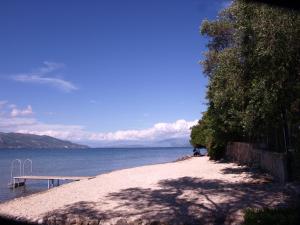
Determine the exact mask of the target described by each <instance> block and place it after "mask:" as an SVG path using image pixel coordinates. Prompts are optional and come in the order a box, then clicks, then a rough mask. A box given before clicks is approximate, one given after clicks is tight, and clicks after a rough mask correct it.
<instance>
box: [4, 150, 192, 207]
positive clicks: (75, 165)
mask: <svg viewBox="0 0 300 225" xmlns="http://www.w3.org/2000/svg"><path fill="white" fill-rule="evenodd" d="M190 154H192V148H122V149H121V148H118V149H104V148H103V149H61V150H45V149H41V150H36V149H35V150H32V149H16V150H11V149H10V150H5V149H4V150H0V202H2V201H5V200H9V199H12V198H15V197H20V196H25V195H28V194H31V193H35V192H38V191H41V190H45V189H47V185H48V184H47V181H27V182H26V184H27V185H26V186H25V187H19V188H16V189H14V190H12V189H9V188H8V186H7V185H8V183H9V182H10V173H11V162H12V160H14V159H21V160H22V161H24V160H25V159H27V158H29V159H31V160H32V161H33V172H32V175H58V176H63V175H64V176H94V175H97V174H101V173H107V172H109V171H113V170H118V169H124V168H130V167H136V166H142V165H149V164H156V163H164V162H171V161H174V160H176V159H178V158H179V157H182V156H185V155H190ZM29 170H30V168H29V166H28V164H27V166H25V173H26V174H28V173H29V172H30V171H29ZM18 171H19V170H18V168H17V166H16V164H15V169H14V174H15V175H16V176H17V175H19V174H18V173H19V172H18Z"/></svg>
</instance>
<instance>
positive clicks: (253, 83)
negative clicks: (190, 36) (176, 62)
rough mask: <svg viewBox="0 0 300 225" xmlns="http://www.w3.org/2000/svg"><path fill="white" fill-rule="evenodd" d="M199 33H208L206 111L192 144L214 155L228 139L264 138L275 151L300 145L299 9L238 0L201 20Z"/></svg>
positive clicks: (253, 140)
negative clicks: (209, 17) (214, 14)
mask: <svg viewBox="0 0 300 225" xmlns="http://www.w3.org/2000/svg"><path fill="white" fill-rule="evenodd" d="M201 34H202V35H206V36H207V37H209V42H208V44H207V48H208V51H207V52H206V53H205V59H204V60H203V61H202V62H201V64H202V66H203V71H204V73H205V74H206V75H207V77H208V78H209V84H208V90H207V99H208V110H207V112H206V114H205V117H204V118H203V119H202V120H201V121H200V122H199V124H198V125H197V126H195V127H193V128H192V132H191V134H192V136H191V143H198V142H197V140H199V143H202V144H203V145H205V146H206V147H207V148H208V152H209V154H210V155H211V157H212V158H214V157H215V156H221V155H222V154H221V152H223V151H224V148H225V146H226V144H227V142H228V141H236V140H238V141H245V140H247V141H251V142H264V143H266V144H268V146H269V147H270V148H272V149H273V150H277V151H279V150H284V149H286V148H287V147H297V146H299V143H297V142H299V138H300V135H299V124H300V115H299V113H300V15H299V12H295V11H292V10H288V9H281V8H276V7H272V6H268V5H264V4H261V3H249V2H247V1H242V0H236V1H233V3H232V5H231V6H229V7H228V8H227V9H225V10H223V11H222V12H220V14H219V16H218V18H217V19H216V20H214V21H207V20H205V21H203V23H202V25H201ZM197 134H199V135H200V136H201V137H198V136H197ZM203 136H205V137H203ZM216 151H219V153H220V154H219V153H218V154H217V153H216Z"/></svg>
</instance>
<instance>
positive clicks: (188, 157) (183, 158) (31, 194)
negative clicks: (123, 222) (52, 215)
mask: <svg viewBox="0 0 300 225" xmlns="http://www.w3.org/2000/svg"><path fill="white" fill-rule="evenodd" d="M191 158H193V156H191V155H186V156H182V157H179V158H178V159H176V160H173V161H170V162H162V163H153V164H146V165H142V166H134V167H128V168H123V169H116V170H111V171H107V172H104V173H100V174H97V175H95V176H94V177H93V178H91V179H88V180H93V179H95V178H96V177H98V176H101V175H108V174H110V173H114V172H118V171H122V170H128V169H135V168H140V167H144V166H155V165H164V164H168V163H176V162H181V161H185V160H189V159H191ZM74 182H80V181H70V182H68V183H63V184H61V185H60V186H55V187H52V188H50V189H47V188H45V189H43V190H40V191H37V192H34V193H29V194H25V195H24V196H19V197H15V198H12V199H7V200H4V201H0V206H1V205H2V204H5V203H7V202H10V201H14V200H18V199H24V198H27V197H30V196H34V195H38V194H42V193H44V192H47V191H49V190H52V189H53V188H59V187H61V186H65V185H68V184H72V183H74ZM0 215H1V212H0Z"/></svg>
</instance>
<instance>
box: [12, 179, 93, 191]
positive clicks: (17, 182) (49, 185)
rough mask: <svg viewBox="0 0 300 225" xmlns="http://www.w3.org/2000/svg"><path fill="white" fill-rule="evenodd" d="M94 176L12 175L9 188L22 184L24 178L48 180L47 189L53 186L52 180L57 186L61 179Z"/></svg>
mask: <svg viewBox="0 0 300 225" xmlns="http://www.w3.org/2000/svg"><path fill="white" fill-rule="evenodd" d="M92 178H94V177H89V176H17V177H13V182H12V183H11V188H16V187H20V186H24V185H25V183H26V180H48V189H49V188H50V187H51V186H52V187H54V181H55V180H56V181H57V182H56V184H57V186H59V181H61V180H71V181H78V180H86V179H92Z"/></svg>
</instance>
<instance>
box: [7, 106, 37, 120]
mask: <svg viewBox="0 0 300 225" xmlns="http://www.w3.org/2000/svg"><path fill="white" fill-rule="evenodd" d="M32 114H33V111H32V107H31V105H28V106H27V107H26V108H25V109H18V108H17V107H16V106H15V105H14V106H13V109H12V111H11V113H10V115H11V116H12V117H17V116H31V115H32Z"/></svg>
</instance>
